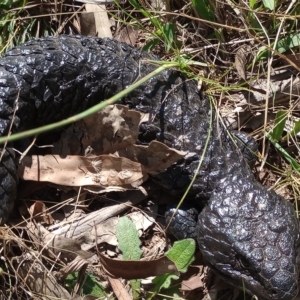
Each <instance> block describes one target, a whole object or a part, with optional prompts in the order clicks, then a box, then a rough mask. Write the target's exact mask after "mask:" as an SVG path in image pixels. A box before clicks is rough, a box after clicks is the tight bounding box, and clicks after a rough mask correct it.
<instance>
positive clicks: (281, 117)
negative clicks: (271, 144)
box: [271, 110, 287, 142]
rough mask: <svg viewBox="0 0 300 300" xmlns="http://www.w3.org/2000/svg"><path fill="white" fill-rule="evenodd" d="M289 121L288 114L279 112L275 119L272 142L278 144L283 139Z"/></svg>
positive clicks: (282, 111)
mask: <svg viewBox="0 0 300 300" xmlns="http://www.w3.org/2000/svg"><path fill="white" fill-rule="evenodd" d="M286 120H287V112H286V111H284V110H279V111H278V112H277V113H276V117H275V127H274V129H273V131H272V133H271V137H272V140H274V141H276V142H278V141H279V140H280V139H281V138H282V133H283V130H284V126H285V123H286Z"/></svg>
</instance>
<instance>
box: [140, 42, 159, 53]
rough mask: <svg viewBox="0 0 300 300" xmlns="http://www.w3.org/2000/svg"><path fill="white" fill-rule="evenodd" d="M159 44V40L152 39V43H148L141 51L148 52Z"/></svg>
mask: <svg viewBox="0 0 300 300" xmlns="http://www.w3.org/2000/svg"><path fill="white" fill-rule="evenodd" d="M159 42H160V41H159V39H153V40H152V41H149V42H148V43H147V44H146V45H145V46H144V47H143V51H146V52H150V51H151V50H152V49H153V48H154V47H155V46H156V45H157V44H158V43H159Z"/></svg>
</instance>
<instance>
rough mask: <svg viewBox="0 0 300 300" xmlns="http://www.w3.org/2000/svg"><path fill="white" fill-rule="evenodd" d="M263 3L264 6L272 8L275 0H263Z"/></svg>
mask: <svg viewBox="0 0 300 300" xmlns="http://www.w3.org/2000/svg"><path fill="white" fill-rule="evenodd" d="M263 4H264V7H265V8H268V9H270V10H274V9H275V6H276V0H263Z"/></svg>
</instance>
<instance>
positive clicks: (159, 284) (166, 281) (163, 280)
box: [152, 274, 179, 293]
mask: <svg viewBox="0 0 300 300" xmlns="http://www.w3.org/2000/svg"><path fill="white" fill-rule="evenodd" d="M172 279H174V280H177V279H179V276H177V275H175V274H163V275H159V276H156V277H155V278H154V279H153V280H152V282H153V283H154V288H153V289H152V290H153V291H155V292H157V293H158V292H159V291H160V290H161V289H162V288H165V289H167V288H169V287H170V285H171V281H172Z"/></svg>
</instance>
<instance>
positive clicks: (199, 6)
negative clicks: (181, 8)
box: [192, 0, 215, 22]
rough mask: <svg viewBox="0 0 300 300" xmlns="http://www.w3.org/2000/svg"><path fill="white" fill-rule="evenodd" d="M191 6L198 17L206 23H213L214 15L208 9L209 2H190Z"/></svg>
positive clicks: (204, 0)
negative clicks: (206, 21)
mask: <svg viewBox="0 0 300 300" xmlns="http://www.w3.org/2000/svg"><path fill="white" fill-rule="evenodd" d="M192 4H193V6H194V7H195V9H196V11H197V13H198V14H199V16H201V17H202V18H203V19H205V20H208V21H212V22H214V21H215V15H214V12H213V11H212V9H211V8H210V5H209V1H207V0H192Z"/></svg>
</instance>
